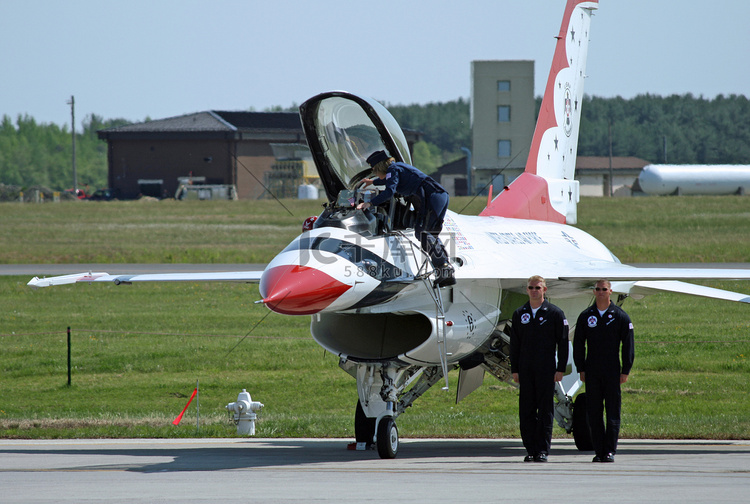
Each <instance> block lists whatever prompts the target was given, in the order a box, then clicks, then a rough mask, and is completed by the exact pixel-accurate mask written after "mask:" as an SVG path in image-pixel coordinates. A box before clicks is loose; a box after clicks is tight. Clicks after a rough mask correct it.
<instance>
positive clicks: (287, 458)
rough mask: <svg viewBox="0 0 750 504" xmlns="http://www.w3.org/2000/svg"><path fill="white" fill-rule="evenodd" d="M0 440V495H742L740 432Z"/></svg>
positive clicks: (744, 463)
mask: <svg viewBox="0 0 750 504" xmlns="http://www.w3.org/2000/svg"><path fill="white" fill-rule="evenodd" d="M349 441H351V440H347V439H256V438H236V439H235V438H233V439H180V440H159V439H128V440H0V502H3V503H8V504H10V503H21V502H22V503H34V502H63V503H64V502H77V503H81V502H135V503H146V502H148V503H152V502H180V503H191V502H220V501H225V502H231V501H236V502H264V503H265V502H298V501H303V500H304V501H305V502H346V503H351V502H431V503H433V502H451V503H455V502H477V501H478V502H500V501H510V502H518V501H521V500H523V501H536V502H538V501H540V500H541V499H550V501H551V502H562V503H572V502H575V503H579V502H595V501H597V502H602V501H605V502H639V503H640V502H681V503H686V502H701V503H705V502H722V503H727V502H738V503H739V502H743V503H744V502H747V501H748V491H750V441H661V440H660V441H651V440H622V441H621V443H620V447H619V450H618V454H617V457H616V461H615V463H614V464H599V463H596V464H594V463H592V462H591V458H592V456H593V455H592V454H591V453H582V452H578V451H577V450H576V448H575V446H574V444H573V442H572V441H571V440H553V443H552V453H551V454H550V461H549V462H548V463H547V464H536V463H524V462H522V459H523V456H524V455H525V450H524V449H523V447H522V445H521V442H520V440H516V439H492V440H455V439H452V440H430V439H403V440H401V446H400V448H399V455H398V458H396V459H394V460H381V459H380V458H379V457H378V455H377V452H375V451H349V450H347V449H346V446H347V443H348V442H349Z"/></svg>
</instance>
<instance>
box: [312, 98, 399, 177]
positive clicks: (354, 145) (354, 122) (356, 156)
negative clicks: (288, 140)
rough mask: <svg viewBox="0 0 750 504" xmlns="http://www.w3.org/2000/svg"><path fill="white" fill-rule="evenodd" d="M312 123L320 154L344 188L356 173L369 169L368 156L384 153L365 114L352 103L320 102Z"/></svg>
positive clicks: (339, 99)
mask: <svg viewBox="0 0 750 504" xmlns="http://www.w3.org/2000/svg"><path fill="white" fill-rule="evenodd" d="M315 120H316V125H315V128H316V131H318V133H319V134H320V135H321V137H320V143H321V145H322V147H323V151H324V152H323V153H324V155H325V156H326V158H327V159H328V162H329V164H330V166H331V167H332V168H333V170H334V171H335V172H336V175H337V176H338V177H339V179H340V180H341V181H342V182H343V183H344V184H345V185H346V186H347V187H349V183H350V181H351V180H352V178H354V177H355V176H356V175H357V174H358V173H361V172H363V171H369V170H370V167H369V166H368V165H367V161H366V160H367V156H369V155H370V154H372V153H373V152H375V151H377V150H387V149H386V147H385V145H384V144H383V141H382V140H381V138H380V134H379V133H378V130H377V129H376V128H375V125H374V124H373V123H372V121H371V120H370V118H369V117H367V114H366V113H365V111H364V110H362V108H361V107H360V106H359V105H357V104H356V103H354V102H352V101H351V100H348V99H345V98H339V97H333V98H328V99H325V100H323V101H322V102H321V103H320V106H319V107H318V111H317V116H316V119H315Z"/></svg>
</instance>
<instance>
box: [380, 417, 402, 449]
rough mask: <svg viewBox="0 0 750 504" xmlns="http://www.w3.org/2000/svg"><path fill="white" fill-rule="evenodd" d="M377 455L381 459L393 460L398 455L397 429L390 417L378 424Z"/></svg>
mask: <svg viewBox="0 0 750 504" xmlns="http://www.w3.org/2000/svg"><path fill="white" fill-rule="evenodd" d="M377 444H378V455H380V458H382V459H393V458H396V455H397V454H398V428H396V422H395V421H394V420H393V418H392V417H385V418H383V419H381V420H380V423H379V424H378V443H377Z"/></svg>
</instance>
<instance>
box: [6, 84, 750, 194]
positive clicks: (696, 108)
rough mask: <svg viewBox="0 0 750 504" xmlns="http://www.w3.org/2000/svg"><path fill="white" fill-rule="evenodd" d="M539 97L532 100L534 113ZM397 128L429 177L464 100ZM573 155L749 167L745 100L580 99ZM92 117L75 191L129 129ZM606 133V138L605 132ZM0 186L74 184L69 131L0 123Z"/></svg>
mask: <svg viewBox="0 0 750 504" xmlns="http://www.w3.org/2000/svg"><path fill="white" fill-rule="evenodd" d="M540 104H541V98H537V110H538V109H539V106H540ZM386 106H387V108H388V110H390V112H391V113H392V114H393V116H394V117H395V118H396V120H397V121H398V122H399V124H400V125H401V126H402V127H403V128H408V129H413V130H419V131H421V132H422V133H423V141H422V142H419V143H418V144H417V145H416V146H415V152H414V164H416V165H417V166H419V167H420V168H421V169H423V170H424V171H426V172H428V173H431V172H433V171H434V170H436V169H437V168H438V167H440V166H442V165H443V164H446V163H449V162H451V161H454V160H456V159H458V158H460V157H463V156H464V155H465V154H464V152H463V151H462V147H465V148H471V125H470V122H469V109H470V103H469V101H468V100H466V99H463V98H459V99H457V100H454V101H450V102H445V103H428V104H422V105H417V104H414V105H386ZM582 107H583V110H582V114H583V117H582V121H581V130H580V139H579V144H578V155H579V156H608V155H609V150H610V138H611V148H612V154H613V155H614V156H635V157H639V158H642V159H645V160H646V161H649V162H652V163H670V164H750V101H749V100H748V99H747V98H746V97H745V96H743V95H730V96H723V95H719V96H717V97H716V98H713V99H707V98H703V97H695V96H693V95H691V94H686V95H672V96H666V97H662V96H656V95H650V94H645V95H639V96H636V97H635V98H631V99H624V98H620V97H616V98H600V97H589V96H586V97H584V100H583V104H582ZM127 123H128V121H126V120H124V119H109V120H105V119H104V118H102V117H101V116H98V115H96V114H91V115H88V116H86V117H85V118H84V120H83V121H82V125H81V126H82V128H81V130H79V129H78V128H76V161H77V162H76V167H77V170H76V171H77V175H78V184H79V187H83V186H84V185H88V186H89V187H90V189H91V190H92V191H93V189H96V188H100V187H106V185H107V145H106V142H104V141H103V140H99V138H98V137H97V134H96V132H97V131H98V130H101V129H106V128H112V127H117V126H121V125H124V124H127ZM610 132H611V134H610ZM0 184H6V185H14V186H19V187H32V186H44V187H49V188H51V189H55V190H63V189H68V188H70V187H72V185H73V176H72V140H71V130H70V129H69V128H68V127H67V125H64V126H62V127H60V126H58V125H55V124H46V123H45V124H39V123H37V122H36V121H35V120H34V119H33V118H32V117H30V116H28V115H22V116H18V117H17V118H16V120H15V121H13V120H12V119H11V118H10V117H9V116H7V115H4V116H3V118H2V125H0Z"/></svg>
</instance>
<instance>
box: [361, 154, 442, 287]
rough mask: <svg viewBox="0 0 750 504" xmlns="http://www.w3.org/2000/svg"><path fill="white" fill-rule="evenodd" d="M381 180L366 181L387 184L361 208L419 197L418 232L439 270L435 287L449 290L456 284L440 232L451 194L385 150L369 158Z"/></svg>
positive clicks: (369, 162) (366, 181) (415, 229)
mask: <svg viewBox="0 0 750 504" xmlns="http://www.w3.org/2000/svg"><path fill="white" fill-rule="evenodd" d="M367 163H368V164H369V165H370V167H371V168H372V171H373V173H374V174H375V176H376V177H377V178H375V179H369V178H365V179H363V180H362V182H364V183H366V184H374V185H384V186H385V189H384V190H383V191H381V192H380V194H378V195H377V196H375V197H374V198H372V200H371V201H370V202H364V203H360V204H359V205H357V208H358V209H360V210H364V209H367V208H369V207H370V206H377V205H381V204H383V203H386V202H388V201H389V200H390V199H391V197H392V196H393V195H394V194H396V193H398V194H400V195H401V196H416V197H417V199H418V201H417V202H416V204H415V205H414V206H415V207H416V206H418V207H419V208H417V211H418V216H417V223H416V225H415V226H414V232H415V234H416V236H417V237H418V238H419V241H420V243H421V244H422V249H423V250H424V251H425V252H427V253H428V254H429V256H430V260H431V262H432V266H433V268H434V269H435V275H436V280H435V284H436V285H437V286H438V287H446V286H448V285H453V284H455V283H456V279H455V278H454V276H453V267H452V266H451V265H450V262H449V261H448V255H447V254H446V253H445V248H443V244H442V242H441V241H440V238H439V235H440V231H441V230H442V229H443V219H444V218H445V211H446V210H447V209H448V200H449V196H448V192H447V191H446V190H445V189H443V187H442V186H441V185H440V184H438V183H437V182H435V181H434V180H433V179H432V178H430V177H428V176H427V175H425V174H424V173H422V172H421V171H419V170H418V169H416V168H415V167H413V166H411V165H408V164H406V163H401V162H396V160H395V158H392V157H390V156H388V154H386V153H385V151H376V152H373V153H372V154H370V156H369V157H368V158H367Z"/></svg>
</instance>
